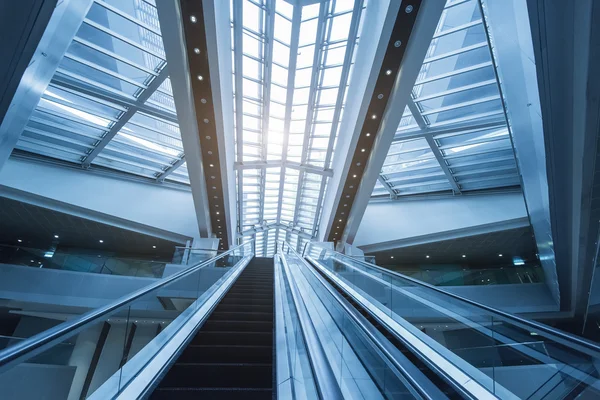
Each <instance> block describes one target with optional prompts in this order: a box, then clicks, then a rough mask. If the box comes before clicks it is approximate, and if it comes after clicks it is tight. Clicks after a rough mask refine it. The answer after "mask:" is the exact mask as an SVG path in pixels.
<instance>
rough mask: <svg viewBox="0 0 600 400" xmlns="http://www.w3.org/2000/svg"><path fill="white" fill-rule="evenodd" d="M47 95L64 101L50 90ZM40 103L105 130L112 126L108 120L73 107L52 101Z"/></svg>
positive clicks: (43, 100) (45, 100) (41, 101)
mask: <svg viewBox="0 0 600 400" xmlns="http://www.w3.org/2000/svg"><path fill="white" fill-rule="evenodd" d="M45 93H46V94H47V95H49V96H50V97H54V98H57V99H60V100H64V99H63V98H62V97H60V96H58V95H54V94H53V93H52V92H50V91H48V90H47V91H46V92H45ZM65 101H66V100H65ZM40 103H47V104H48V105H49V108H53V107H55V108H60V109H61V110H63V111H66V112H68V113H69V114H73V115H74V116H76V117H79V118H81V119H82V120H84V121H87V122H91V123H92V124H94V125H99V126H102V127H104V128H108V127H109V126H110V124H111V121H109V120H108V119H106V118H101V117H97V116H95V115H92V114H88V113H86V112H85V111H80V110H77V109H75V108H73V107H69V106H65V105H64V104H60V103H55V102H54V101H51V100H47V99H41V100H40Z"/></svg>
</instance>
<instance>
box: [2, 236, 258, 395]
mask: <svg viewBox="0 0 600 400" xmlns="http://www.w3.org/2000/svg"><path fill="white" fill-rule="evenodd" d="M252 255H253V253H252V243H251V242H248V243H246V244H244V245H241V246H238V247H236V248H234V249H231V250H229V251H228V252H225V253H222V254H219V255H218V256H217V257H215V258H213V259H211V260H208V261H204V262H202V263H198V264H196V265H194V266H192V267H190V268H188V269H181V270H179V271H177V272H174V273H175V274H177V276H171V277H167V278H163V279H162V280H161V281H157V282H155V283H153V284H151V285H150V286H147V287H146V288H142V289H139V290H136V291H133V292H132V293H130V294H128V295H126V296H124V297H122V298H121V299H118V300H117V301H115V302H113V303H111V304H109V305H108V306H105V307H101V308H100V309H91V310H90V309H89V308H88V309H85V308H83V307H78V304H81V303H82V301H79V300H78V299H63V300H65V301H67V300H70V301H71V303H72V305H71V306H65V305H59V304H34V303H32V304H29V305H27V309H21V310H12V314H13V315H19V316H20V317H19V318H17V319H16V321H15V329H14V333H15V334H17V333H19V332H20V333H24V332H30V333H31V335H30V336H31V337H27V336H22V335H15V334H13V335H7V336H8V337H0V344H1V347H3V349H2V350H1V351H0V360H2V362H1V363H0V387H2V388H3V396H5V397H4V398H15V399H17V398H19V399H26V398H43V397H44V395H45V394H47V393H51V394H52V396H53V398H65V399H67V398H88V397H90V396H91V395H92V394H93V393H94V392H95V391H96V390H98V389H99V388H101V387H102V390H109V391H110V392H111V393H115V391H118V390H120V389H122V388H123V387H124V386H125V385H126V384H127V383H128V382H129V381H130V379H132V378H133V377H134V376H136V374H137V373H138V372H139V371H140V369H141V368H142V367H144V366H145V365H147V363H148V362H149V361H150V360H152V358H153V357H154V356H155V355H156V353H157V352H158V350H160V349H161V348H162V347H163V346H165V344H166V343H167V342H168V341H169V340H170V339H171V338H172V337H173V335H174V334H175V333H176V332H177V331H178V330H179V329H180V328H181V327H182V326H183V325H184V324H185V323H186V322H187V320H188V319H189V318H190V317H191V316H192V315H193V314H194V313H195V312H197V311H198V310H199V308H200V307H201V306H202V305H203V304H204V302H205V301H206V300H207V299H208V298H209V297H210V296H211V295H212V294H213V293H214V292H215V291H216V290H218V289H219V287H220V286H221V284H222V283H223V282H224V281H225V280H226V279H227V278H228V277H229V276H230V275H231V273H232V272H233V271H235V270H236V269H237V268H239V267H240V266H242V265H245V261H248V260H249V258H250V257H251V256H252ZM246 257H248V258H246ZM242 260H244V264H242V263H240V261H242ZM63 303H64V302H63ZM88 310H89V311H88ZM80 321H83V322H80ZM79 323H80V324H81V325H76V326H80V327H79V328H77V329H73V326H74V325H73V324H79ZM44 327H47V328H48V329H47V330H44V329H43V328H44ZM48 335H56V336H55V337H56V339H54V340H51V341H49V342H40V341H39V340H46V338H48V337H49V336H48ZM53 337H54V336H53ZM31 343H35V346H34V348H36V350H33V349H29V348H28V349H26V351H25V350H23V353H19V351H21V350H20V349H21V348H22V347H23V346H26V345H28V344H31ZM41 343H43V344H41ZM37 346H39V348H38V347H37ZM1 347H0V348H1ZM15 352H17V353H15ZM15 354H16V355H15ZM8 360H12V361H8ZM41 382H43V384H41ZM95 398H105V397H103V395H100V397H98V395H96V397H95Z"/></svg>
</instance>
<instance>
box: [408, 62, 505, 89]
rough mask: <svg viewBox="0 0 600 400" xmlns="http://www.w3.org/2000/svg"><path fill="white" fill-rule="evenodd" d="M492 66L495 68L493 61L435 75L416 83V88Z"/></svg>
mask: <svg viewBox="0 0 600 400" xmlns="http://www.w3.org/2000/svg"><path fill="white" fill-rule="evenodd" d="M492 66H493V64H492V62H491V61H486V62H483V63H479V64H475V65H471V66H469V67H465V68H459V69H455V70H454V71H450V72H446V73H444V74H440V75H435V76H431V77H428V78H424V79H421V80H418V81H416V82H415V84H414V86H419V85H423V84H425V83H429V82H434V81H439V80H441V79H446V78H451V77H453V76H456V75H460V74H463V73H467V72H471V71H476V70H478V69H482V68H486V67H492Z"/></svg>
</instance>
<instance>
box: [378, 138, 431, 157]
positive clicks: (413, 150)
mask: <svg viewBox="0 0 600 400" xmlns="http://www.w3.org/2000/svg"><path fill="white" fill-rule="evenodd" d="M396 143H403V142H396ZM394 144H395V143H394ZM423 150H429V146H427V145H426V146H423V147H419V148H416V149H408V150H400V151H397V152H394V153H388V154H387V156H386V157H393V156H399V155H402V154H409V153H414V152H416V151H423Z"/></svg>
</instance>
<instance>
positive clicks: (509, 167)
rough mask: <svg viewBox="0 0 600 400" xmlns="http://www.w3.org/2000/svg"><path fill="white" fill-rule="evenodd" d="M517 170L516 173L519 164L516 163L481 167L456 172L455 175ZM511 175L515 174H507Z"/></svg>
mask: <svg viewBox="0 0 600 400" xmlns="http://www.w3.org/2000/svg"><path fill="white" fill-rule="evenodd" d="M513 170H514V171H515V173H516V172H517V171H516V170H517V166H516V164H515V165H505V166H502V167H497V168H494V167H487V168H481V169H473V170H469V171H463V172H454V176H468V175H477V174H482V173H486V172H502V171H513ZM509 175H513V174H505V176H509Z"/></svg>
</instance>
